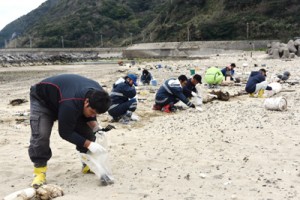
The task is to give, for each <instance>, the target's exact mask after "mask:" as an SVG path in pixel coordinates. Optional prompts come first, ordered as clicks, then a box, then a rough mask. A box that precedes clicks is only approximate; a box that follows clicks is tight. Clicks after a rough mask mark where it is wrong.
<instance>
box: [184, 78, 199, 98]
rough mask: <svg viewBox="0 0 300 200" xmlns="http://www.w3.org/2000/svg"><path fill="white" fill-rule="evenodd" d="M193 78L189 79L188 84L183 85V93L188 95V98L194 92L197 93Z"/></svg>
mask: <svg viewBox="0 0 300 200" xmlns="http://www.w3.org/2000/svg"><path fill="white" fill-rule="evenodd" d="M191 80H192V79H189V80H188V81H187V84H186V85H185V86H184V87H183V94H184V96H186V97H187V98H190V97H192V96H193V95H192V92H195V93H197V89H196V86H195V85H194V84H193V83H192V81H191Z"/></svg>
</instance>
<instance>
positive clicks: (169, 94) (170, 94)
mask: <svg viewBox="0 0 300 200" xmlns="http://www.w3.org/2000/svg"><path fill="white" fill-rule="evenodd" d="M186 83H187V77H186V76H185V75H180V76H179V77H178V79H175V78H171V79H168V80H166V81H165V82H164V84H163V85H162V86H161V87H160V88H159V89H158V91H157V93H156V95H155V104H154V105H153V110H161V111H164V112H168V113H169V112H172V111H175V110H176V107H175V106H174V105H175V104H176V103H177V102H178V101H179V100H180V101H182V102H183V103H185V104H186V105H187V106H189V107H191V108H195V105H194V104H193V103H192V102H190V101H189V99H188V98H186V96H184V94H183V89H182V87H184V86H185V85H186Z"/></svg>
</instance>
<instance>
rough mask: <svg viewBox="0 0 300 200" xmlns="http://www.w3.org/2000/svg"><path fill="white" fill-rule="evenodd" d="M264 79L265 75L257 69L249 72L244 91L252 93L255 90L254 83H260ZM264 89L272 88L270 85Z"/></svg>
mask: <svg viewBox="0 0 300 200" xmlns="http://www.w3.org/2000/svg"><path fill="white" fill-rule="evenodd" d="M265 80H266V77H265V76H263V75H262V74H261V73H260V72H259V71H253V72H251V74H250V76H249V79H248V81H247V84H246V88H245V90H246V92H248V93H253V92H255V88H256V84H258V83H261V82H263V81H265ZM266 90H272V88H271V87H269V86H268V87H267V88H266Z"/></svg>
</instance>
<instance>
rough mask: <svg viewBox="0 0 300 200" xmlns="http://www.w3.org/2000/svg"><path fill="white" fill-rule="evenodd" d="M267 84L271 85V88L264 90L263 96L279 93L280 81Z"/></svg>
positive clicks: (280, 88)
mask: <svg viewBox="0 0 300 200" xmlns="http://www.w3.org/2000/svg"><path fill="white" fill-rule="evenodd" d="M268 86H270V87H272V90H265V94H264V97H271V96H274V95H275V94H277V93H279V92H280V91H281V90H282V86H281V84H280V83H277V82H272V83H270V84H268Z"/></svg>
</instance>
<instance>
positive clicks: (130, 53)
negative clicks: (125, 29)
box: [123, 40, 276, 59]
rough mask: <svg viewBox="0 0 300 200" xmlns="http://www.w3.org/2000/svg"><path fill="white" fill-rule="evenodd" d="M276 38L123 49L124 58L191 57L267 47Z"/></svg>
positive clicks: (142, 46)
mask: <svg viewBox="0 0 300 200" xmlns="http://www.w3.org/2000/svg"><path fill="white" fill-rule="evenodd" d="M273 41H276V40H241V41H195V42H166V43H142V44H135V45H132V46H130V47H128V48H126V49H125V50H123V57H125V58H129V59H132V58H162V57H182V58H192V57H201V56H207V55H211V54H221V53H234V52H238V51H247V50H257V49H265V48H267V44H268V43H271V42H273Z"/></svg>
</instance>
